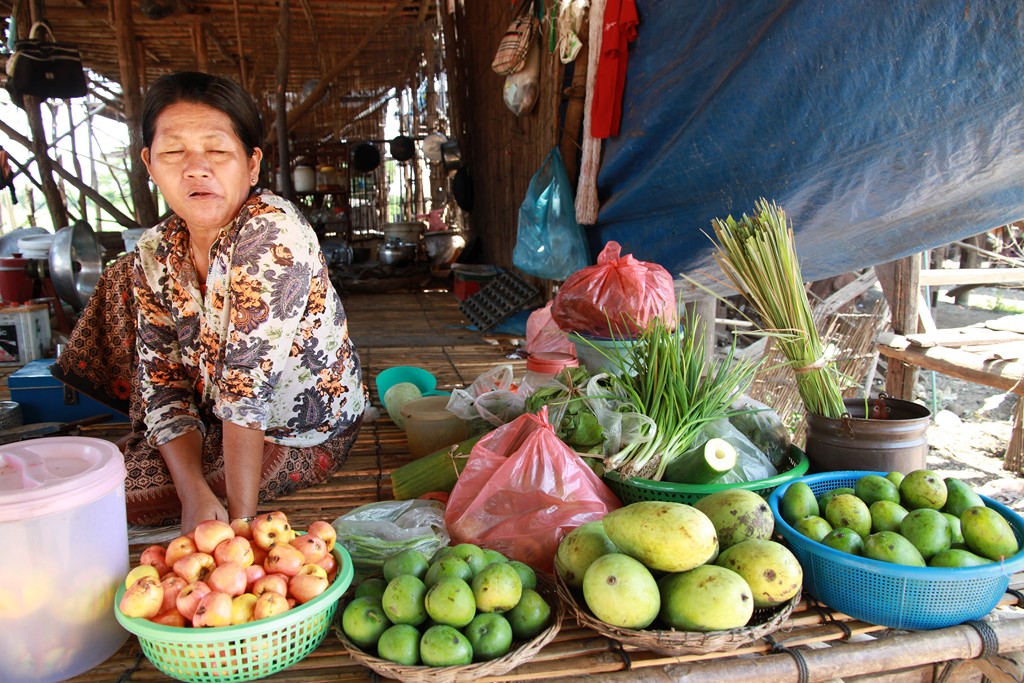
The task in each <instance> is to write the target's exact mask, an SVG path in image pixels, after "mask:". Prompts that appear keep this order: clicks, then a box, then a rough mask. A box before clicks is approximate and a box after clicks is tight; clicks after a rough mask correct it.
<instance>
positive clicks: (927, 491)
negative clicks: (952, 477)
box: [900, 470, 948, 510]
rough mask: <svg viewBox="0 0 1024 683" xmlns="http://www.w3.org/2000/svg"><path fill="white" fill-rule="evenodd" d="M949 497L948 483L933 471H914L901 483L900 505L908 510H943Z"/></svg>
mask: <svg viewBox="0 0 1024 683" xmlns="http://www.w3.org/2000/svg"><path fill="white" fill-rule="evenodd" d="M947 495H948V494H947V492H946V482H944V481H942V477H940V476H939V475H937V474H936V473H935V472H932V471H931V470H914V471H913V472H911V473H910V474H908V475H907V476H905V477H903V481H902V482H901V483H900V499H901V500H900V503H901V504H902V505H903V507H905V508H907V509H908V510H916V509H917V508H931V509H933V510H941V509H942V506H943V505H945V504H946V497H947Z"/></svg>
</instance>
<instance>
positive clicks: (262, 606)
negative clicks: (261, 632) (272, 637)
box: [252, 591, 289, 621]
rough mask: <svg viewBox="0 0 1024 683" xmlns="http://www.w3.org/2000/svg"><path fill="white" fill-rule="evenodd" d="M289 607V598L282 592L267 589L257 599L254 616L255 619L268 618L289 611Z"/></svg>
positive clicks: (253, 610)
mask: <svg viewBox="0 0 1024 683" xmlns="http://www.w3.org/2000/svg"><path fill="white" fill-rule="evenodd" d="M288 609H289V606H288V598H286V597H285V596H284V595H282V594H281V593H275V592H274V591H267V592H265V593H263V594H262V595H260V596H259V597H258V598H257V599H256V604H255V605H254V606H253V608H252V618H253V620H254V621H255V620H258V619H266V618H267V617H272V616H275V615H277V614H281V613H282V612H287V611H288Z"/></svg>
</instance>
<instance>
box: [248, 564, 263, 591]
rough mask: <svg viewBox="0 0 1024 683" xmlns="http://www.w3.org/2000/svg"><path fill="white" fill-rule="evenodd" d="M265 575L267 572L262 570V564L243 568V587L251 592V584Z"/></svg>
mask: <svg viewBox="0 0 1024 683" xmlns="http://www.w3.org/2000/svg"><path fill="white" fill-rule="evenodd" d="M266 575H267V570H266V569H264V568H263V565H262V564H250V565H249V566H248V567H246V568H245V578H246V582H245V587H246V589H247V590H249V591H250V592H252V587H253V584H255V583H256V582H257V581H259V580H260V579H262V578H263V577H264V576H266Z"/></svg>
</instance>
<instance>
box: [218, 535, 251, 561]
mask: <svg viewBox="0 0 1024 683" xmlns="http://www.w3.org/2000/svg"><path fill="white" fill-rule="evenodd" d="M254 557H255V555H253V552H252V544H251V543H249V539H248V538H245V537H244V536H233V537H231V538H229V539H228V540H226V541H221V542H220V544H218V545H217V547H216V548H214V549H213V559H215V560H216V561H217V564H218V565H221V564H225V563H227V562H237V563H238V564H240V565H242V566H243V567H248V566H249V565H250V564H252V561H253V558H254Z"/></svg>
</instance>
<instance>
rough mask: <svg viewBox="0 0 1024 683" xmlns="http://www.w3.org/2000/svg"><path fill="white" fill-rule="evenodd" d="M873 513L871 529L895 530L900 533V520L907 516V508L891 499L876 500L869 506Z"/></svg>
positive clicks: (875, 530) (874, 530)
mask: <svg viewBox="0 0 1024 683" xmlns="http://www.w3.org/2000/svg"><path fill="white" fill-rule="evenodd" d="M868 511H869V512H870V513H871V531H873V532H877V531H895V532H897V533H899V530H900V522H902V521H903V518H904V517H906V516H907V509H906V508H905V507H903V506H902V505H900V504H899V503H894V502H892V501H891V500H876V501H875V502H874V503H872V504H871V506H870V507H868Z"/></svg>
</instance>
